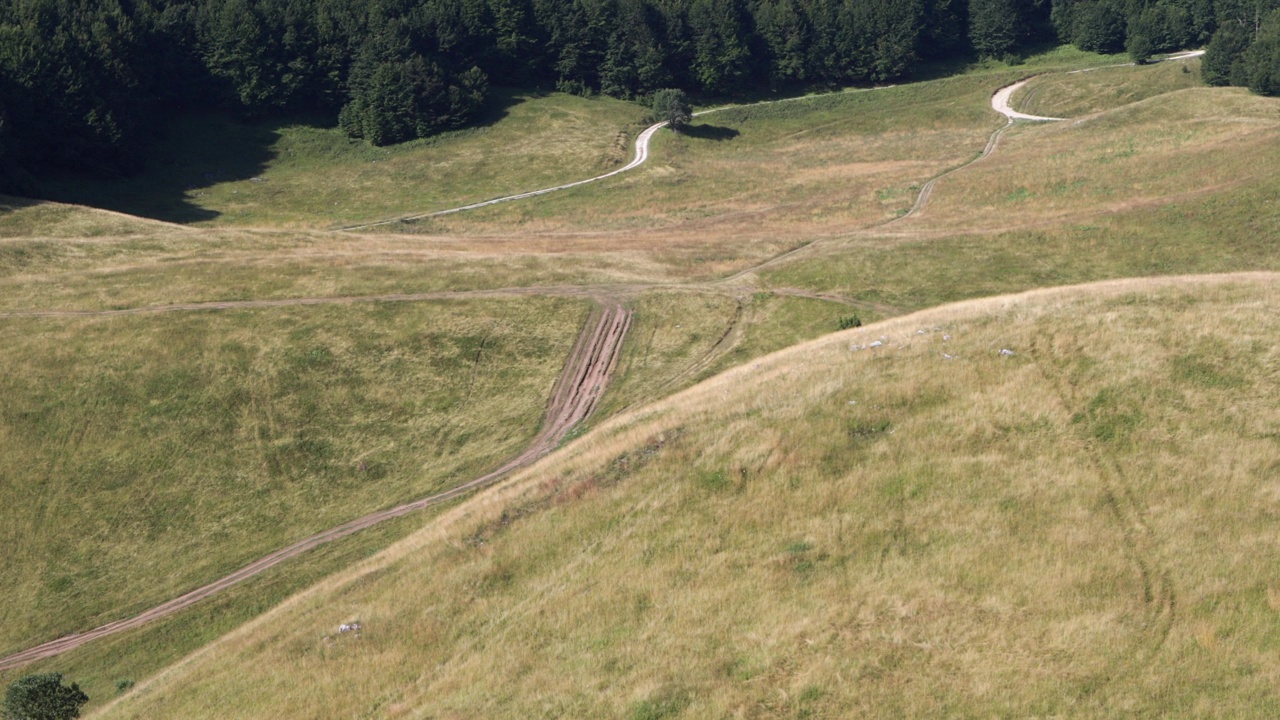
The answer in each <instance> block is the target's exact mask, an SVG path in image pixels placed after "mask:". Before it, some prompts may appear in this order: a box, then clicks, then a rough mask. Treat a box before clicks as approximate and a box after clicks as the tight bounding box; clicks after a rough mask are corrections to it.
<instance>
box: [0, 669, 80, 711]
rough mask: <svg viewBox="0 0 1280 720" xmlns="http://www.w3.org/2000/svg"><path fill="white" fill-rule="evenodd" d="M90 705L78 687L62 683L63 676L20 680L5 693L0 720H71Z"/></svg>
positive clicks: (29, 676)
mask: <svg viewBox="0 0 1280 720" xmlns="http://www.w3.org/2000/svg"><path fill="white" fill-rule="evenodd" d="M87 702H89V696H88V695H85V694H84V692H83V691H82V690H81V689H80V686H79V685H76V684H75V683H72V684H71V687H67V686H65V685H63V684H62V673H47V674H43V675H27V676H26V677H22V678H18V679H17V680H16V681H14V683H13V684H12V685H10V686H9V690H8V691H7V692H5V694H4V704H3V705H0V718H3V719H4V720H72V718H78V717H80V707H81V706H82V705H84V704H85V703H87Z"/></svg>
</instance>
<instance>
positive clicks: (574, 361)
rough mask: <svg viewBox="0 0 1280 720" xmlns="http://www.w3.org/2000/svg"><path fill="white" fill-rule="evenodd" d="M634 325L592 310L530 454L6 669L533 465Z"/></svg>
mask: <svg viewBox="0 0 1280 720" xmlns="http://www.w3.org/2000/svg"><path fill="white" fill-rule="evenodd" d="M630 327H631V311H629V310H627V309H626V308H624V307H623V306H622V305H620V304H617V303H610V304H608V305H607V306H606V307H604V308H603V309H601V310H597V311H595V312H594V313H592V315H591V317H590V318H589V319H588V321H587V323H586V325H585V326H584V327H583V330H582V333H581V334H580V335H579V336H578V340H577V342H576V343H575V344H574V346H573V350H572V352H571V353H570V354H569V359H568V361H567V362H566V363H565V367H564V370H563V371H562V372H561V374H560V378H559V379H558V380H557V381H556V384H555V387H554V388H553V389H552V392H551V398H550V400H548V402H547V412H546V417H545V419H544V420H543V423H542V430H541V431H540V432H539V433H538V435H537V436H536V437H535V438H534V439H533V442H531V443H530V444H529V446H528V447H527V448H525V450H524V452H522V453H520V454H519V455H517V456H516V457H515V458H512V459H511V460H509V461H507V463H506V464H505V465H503V466H502V467H500V468H498V469H496V470H494V471H493V472H490V473H489V474H487V475H484V476H481V477H478V478H476V479H474V480H471V481H470V482H467V483H465V484H463V485H459V486H458V487H455V488H453V489H451V490H446V491H445V492H442V493H437V494H435V495H431V496H429V497H425V498H422V499H420V500H415V501H414V502H411V503H406V504H404V505H399V506H397V507H393V508H388V509H386V510H380V511H378V512H375V513H371V514H369V515H365V516H364V517H362V518H357V519H355V520H352V521H350V522H348V523H345V524H343V525H339V526H338V527H335V528H332V529H330V530H325V531H324V532H320V533H316V534H315V535H312V536H311V537H309V538H306V539H303V540H299V541H298V542H296V543H294V544H292V545H290V546H288V547H286V548H283V549H281V550H277V551H275V552H273V553H271V554H270V555H267V556H266V557H263V558H260V559H258V560H255V561H254V562H252V563H250V564H248V565H246V566H244V567H242V568H240V569H239V570H237V571H235V572H233V573H231V574H230V575H227V576H226V577H224V578H222V579H220V580H216V581H214V582H212V583H209V584H208V585H205V586H204V587H200V588H196V589H195V590H192V591H191V592H188V593H186V594H185V595H182V596H180V597H177V598H174V599H173V600H170V601H168V602H166V603H164V604H162V605H158V606H156V607H154V608H152V609H150V610H147V611H146V612H144V613H142V614H140V615H136V616H134V617H132V618H128V619H126V620H117V621H115V622H111V623H107V624H106V625H103V626H101V627H97V628H94V629H93V630H89V631H87V632H83V633H77V634H74V635H67V636H65V637H61V638H58V639H57V640H53V641H50V642H47V643H44V644H42V645H37V646H36V647H33V648H30V649H28V650H24V651H22V652H20V653H15V654H13V655H10V656H9V657H6V658H3V659H0V671H4V670H10V669H13V668H16V667H20V666H22V665H25V664H27V663H30V662H34V661H36V660H41V659H44V658H49V657H53V656H55V655H60V654H62V653H64V652H67V651H68V650H74V649H75V648H78V647H80V646H81V645H84V644H85V643H88V642H91V641H93V640H97V639H99V638H103V637H106V636H108V635H114V634H116V633H119V632H124V631H126V630H132V629H134V628H138V627H141V626H143V625H146V624H147V623H149V622H152V621H153V620H159V619H161V618H163V617H167V616H169V615H172V614H174V613H176V612H178V611H179V610H182V609H184V608H187V607H190V606H191V605H194V604H195V603H198V602H200V601H201V600H203V599H205V598H207V597H209V596H211V595H215V594H217V593H219V592H221V591H223V590H226V589H227V588H229V587H232V586H234V585H238V584H239V583H241V582H244V581H245V580H248V579H249V578H251V577H253V576H255V575H257V574H259V573H261V572H264V571H266V570H268V569H270V568H272V567H274V566H276V565H278V564H279V563H281V562H284V561H285V560H288V559H289V558H293V557H296V556H298V555H301V554H302V553H304V552H306V551H308V550H310V549H312V548H314V547H318V546H320V545H324V544H325V543H329V542H332V541H334V540H338V539H340V538H344V537H347V536H348V535H351V534H353V533H356V532H359V531H361V530H364V529H365V528H368V527H372V526H373V525H377V524H378V523H380V522H383V521H384V520H390V519H391V518H396V517H400V516H401V515H406V514H408V513H411V512H414V511H415V510H421V509H423V508H427V507H430V506H432V505H437V504H439V503H443V502H446V501H449V500H452V499H454V498H457V497H461V496H463V495H466V494H468V493H470V492H472V491H475V490H478V489H480V488H483V487H486V486H488V485H492V484H493V483H495V482H497V481H498V480H499V479H500V478H501V477H502V476H504V475H506V474H507V473H509V472H511V471H512V470H515V469H517V468H521V467H524V466H526V465H529V464H531V463H533V462H534V461H535V460H537V459H538V458H540V457H542V456H543V455H546V454H547V453H549V452H551V451H552V450H554V449H555V447H556V445H558V444H559V442H560V441H561V440H562V439H563V438H564V436H565V434H566V433H568V432H569V429H570V428H572V427H573V426H574V425H575V424H577V423H578V422H581V421H582V420H584V419H585V418H586V417H587V416H588V415H590V414H591V412H592V411H593V410H594V409H595V406H596V403H597V402H598V401H599V399H600V396H601V394H603V392H604V389H605V386H606V385H607V384H608V382H609V378H610V376H612V374H613V371H614V368H615V367H616V366H617V364H618V355H619V351H620V350H621V348H622V341H623V338H625V337H626V334H627V330H628V329H630Z"/></svg>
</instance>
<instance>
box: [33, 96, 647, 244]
mask: <svg viewBox="0 0 1280 720" xmlns="http://www.w3.org/2000/svg"><path fill="white" fill-rule="evenodd" d="M494 103H495V107H494V108H493V109H492V111H491V113H490V117H489V118H488V121H487V122H485V123H483V124H481V125H480V126H479V127H475V128H471V129H467V130H462V131H457V132H451V133H445V134H443V135H439V136H436V137H433V138H428V139H426V140H416V141H413V142H407V143H403V144H400V145H395V146H391V147H384V148H377V147H373V146H371V145H369V144H368V143H366V142H363V141H356V140H350V139H348V138H347V137H346V136H345V135H343V134H342V132H341V131H340V130H338V129H337V128H327V127H316V126H313V125H308V124H295V123H256V124H255V123H243V122H239V121H237V120H234V119H232V118H227V117H222V116H193V117H188V118H184V119H181V120H180V121H178V122H177V123H176V124H175V125H174V126H172V127H171V128H170V129H169V131H168V133H167V135H166V137H165V138H164V139H163V141H162V142H160V143H159V144H158V145H156V146H155V147H154V148H153V150H152V151H151V157H149V158H148V164H147V168H148V169H147V171H146V172H145V173H143V174H142V175H140V176H138V177H136V178H133V179H130V180H127V181H124V182H121V181H119V180H112V181H109V182H108V181H95V180H92V179H87V178H68V179H66V180H64V181H62V182H56V183H49V187H48V191H49V192H50V193H51V196H52V197H56V198H58V199H60V200H65V201H68V202H75V203H82V204H86V205H94V206H99V207H107V208H112V209H115V210H121V211H124V212H129V213H132V214H135V215H142V216H145V217H155V218H160V219H164V220H172V221H177V222H188V223H199V224H214V225H226V224H232V225H253V226H277V227H279V226H286V227H329V226H333V225H348V224H354V223H358V222H368V221H370V220H376V219H381V218H385V217H394V216H396V215H401V214H408V213H415V212H424V211H429V210H436V209H444V208H449V207H455V206H457V205H463V204H466V203H469V202H475V201H476V200H484V199H487V198H489V197H493V196H496V195H503V194H510V193H516V192H522V191H525V190H530V189H535V188H538V187H543V186H545V185H554V184H557V183H561V182H567V181H569V180H576V179H580V178H583V177H590V176H592V175H595V174H598V173H600V172H603V171H606V170H611V169H613V168H615V167H617V166H619V165H622V164H625V163H626V162H627V160H629V159H630V156H631V144H632V139H633V138H634V136H635V134H636V133H637V131H638V130H639V128H640V127H643V124H644V122H645V121H646V120H647V113H646V111H645V110H644V109H643V108H641V107H639V106H638V105H635V104H632V103H626V102H622V101H618V100H612V99H609V98H600V99H594V100H588V99H583V98H580V97H576V96H573V95H565V94H562V93H554V94H549V95H536V94H522V93H515V92H510V91H507V92H501V93H499V94H498V98H497V99H496V100H495V101H494Z"/></svg>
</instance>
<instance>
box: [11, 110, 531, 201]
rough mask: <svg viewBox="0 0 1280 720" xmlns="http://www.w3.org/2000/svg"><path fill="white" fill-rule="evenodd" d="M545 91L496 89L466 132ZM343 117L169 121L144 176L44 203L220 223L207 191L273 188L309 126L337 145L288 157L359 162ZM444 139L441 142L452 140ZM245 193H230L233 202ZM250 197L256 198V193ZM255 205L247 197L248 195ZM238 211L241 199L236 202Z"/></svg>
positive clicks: (84, 181) (89, 179) (53, 192)
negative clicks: (291, 140)
mask: <svg viewBox="0 0 1280 720" xmlns="http://www.w3.org/2000/svg"><path fill="white" fill-rule="evenodd" d="M545 94H546V93H542V92H539V91H529V90H511V89H506V88H495V89H494V90H493V91H492V92H491V93H490V97H489V101H488V103H486V106H485V108H484V110H483V111H482V112H481V115H480V117H479V119H478V120H477V122H475V123H473V124H472V125H470V126H468V128H466V129H464V130H463V131H462V132H466V131H468V130H474V129H477V128H484V127H487V126H490V125H494V124H496V123H498V122H500V121H501V120H502V119H503V118H505V117H507V115H508V114H509V110H510V108H511V107H513V106H514V105H518V104H520V103H522V102H525V101H526V100H528V99H530V98H533V97H539V96H541V95H545ZM335 120H336V117H330V116H327V115H324V116H320V115H302V116H299V115H294V116H286V117H275V118H265V119H257V120H245V119H242V118H240V117H237V116H236V115H233V114H230V113H191V114H185V115H177V116H175V117H172V118H168V119H166V121H165V122H164V124H163V129H162V130H161V131H160V132H159V133H157V135H156V137H155V138H154V139H153V141H152V142H151V144H150V145H149V146H148V147H147V148H146V150H145V153H144V158H143V170H142V172H140V173H138V174H136V175H132V176H129V177H104V176H101V175H94V174H90V173H88V172H84V173H77V172H66V171H63V172H59V173H57V174H51V175H47V176H45V177H43V178H41V179H40V180H39V181H38V183H37V186H36V188H35V192H34V195H35V196H36V197H39V198H42V199H46V200H55V201H58V202H66V203H73V204H77V205H88V206H90V207H97V208H105V209H107V210H114V211H117V212H122V213H126V214H129V215H136V216H140V217H146V218H153V219H156V220H163V221H166V222H174V223H183V224H188V223H198V222H206V221H210V220H214V219H216V218H218V217H220V216H221V215H222V214H223V212H222V211H220V210H218V209H214V208H212V207H209V206H208V205H207V204H206V203H205V202H203V201H202V200H201V198H203V197H204V195H205V191H206V190H208V189H209V188H212V187H214V186H217V185H224V184H227V183H236V182H248V183H253V185H252V186H251V187H263V188H269V187H270V185H260V183H265V182H267V180H266V179H264V178H263V177H262V174H263V173H264V172H266V171H267V170H268V169H269V168H270V167H271V166H272V164H273V163H275V162H276V161H277V160H279V159H282V158H280V157H279V156H280V153H281V152H282V150H281V149H280V146H281V143H280V140H281V139H282V137H284V134H285V132H284V131H285V129H286V128H289V127H297V126H305V127H307V128H312V129H316V130H322V131H328V132H326V133H325V134H326V135H329V133H330V132H332V137H330V138H328V139H326V140H323V141H322V142H318V143H311V144H308V145H306V146H305V147H301V146H300V147H297V148H296V152H295V151H294V150H286V151H284V152H288V153H289V157H288V160H290V161H294V162H301V163H307V162H318V163H320V164H324V163H330V164H333V163H334V162H338V161H337V160H335V158H336V157H340V156H344V155H345V154H347V153H351V154H352V155H353V156H356V155H359V154H360V153H361V152H367V151H369V150H370V149H371V148H370V146H368V145H367V144H364V143H363V141H354V140H347V139H346V138H345V137H344V136H341V135H340V134H339V133H337V132H336V131H335V130H334V129H335V127H336V122H335ZM449 134H450V133H444V134H442V135H439V136H436V137H440V138H443V137H447V136H448V135H449ZM244 191H246V189H245V188H241V189H238V190H237V189H235V188H234V186H233V188H232V189H231V190H230V191H229V192H230V194H231V195H232V196H234V195H237V194H239V193H240V192H244ZM249 192H252V191H251V190H250V191H249ZM227 194H228V190H227V189H226V188H223V189H220V191H219V195H220V199H219V200H218V204H219V205H222V206H225V205H226V204H227V202H228V198H227ZM246 197H247V195H246ZM230 202H231V203H232V204H234V202H235V200H234V198H232V199H230Z"/></svg>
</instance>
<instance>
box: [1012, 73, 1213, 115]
mask: <svg viewBox="0 0 1280 720" xmlns="http://www.w3.org/2000/svg"><path fill="white" fill-rule="evenodd" d="M1200 85H1201V82H1200V61H1199V60H1188V61H1185V62H1165V63H1156V64H1154V65H1144V66H1141V67H1125V66H1117V67H1101V68H1090V69H1084V70H1076V71H1072V72H1069V73H1050V74H1046V75H1040V76H1038V77H1036V78H1034V79H1033V80H1032V81H1031V82H1029V83H1027V84H1026V86H1024V87H1023V88H1022V89H1021V90H1019V91H1018V92H1017V93H1015V94H1014V97H1013V106H1014V107H1016V108H1017V109H1019V110H1021V111H1022V112H1025V113H1031V114H1032V115H1043V116H1046V117H1061V118H1074V117H1079V116H1081V115H1089V114H1091V113H1096V112H1101V111H1103V110H1112V109H1114V108H1118V107H1121V106H1123V105H1128V104H1130V103H1135V102H1138V101H1139V100H1146V99H1147V98H1149V97H1155V96H1156V95H1163V94H1164V93H1169V92H1174V91H1176V90H1184V89H1186V88H1190V87H1198V86H1200Z"/></svg>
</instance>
